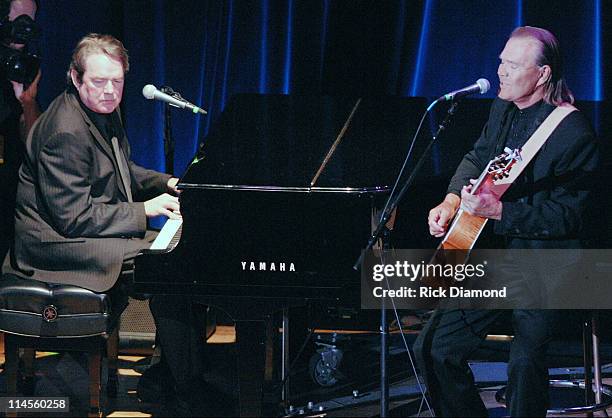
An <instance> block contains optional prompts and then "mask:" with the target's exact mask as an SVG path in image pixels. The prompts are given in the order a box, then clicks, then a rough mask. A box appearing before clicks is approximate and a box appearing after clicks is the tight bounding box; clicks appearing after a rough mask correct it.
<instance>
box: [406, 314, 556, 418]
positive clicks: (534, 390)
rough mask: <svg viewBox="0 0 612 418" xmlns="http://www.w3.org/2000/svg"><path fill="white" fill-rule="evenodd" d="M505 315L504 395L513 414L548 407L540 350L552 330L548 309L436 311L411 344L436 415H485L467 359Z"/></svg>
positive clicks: (545, 372)
mask: <svg viewBox="0 0 612 418" xmlns="http://www.w3.org/2000/svg"><path fill="white" fill-rule="evenodd" d="M504 315H509V316H511V318H510V319H511V321H512V326H513V329H514V340H513V342H512V347H511V349H510V358H509V362H508V386H507V389H506V400H507V403H508V407H509V411H510V415H511V416H513V417H544V416H545V415H546V409H547V407H548V403H549V399H548V367H547V364H546V349H547V346H548V343H549V341H550V340H551V338H552V335H553V328H554V326H553V325H554V316H555V311H552V310H546V309H543V310H527V309H515V310H461V309H451V310H441V309H440V310H437V311H435V313H434V314H433V316H432V317H431V319H430V320H429V322H428V323H427V324H426V325H425V327H424V328H423V330H422V331H421V333H420V334H419V337H418V338H417V340H416V342H415V344H414V352H415V357H416V361H417V366H418V367H419V370H420V373H421V376H422V377H423V378H424V380H425V384H426V386H427V392H428V394H429V397H430V399H431V401H432V406H433V408H434V412H435V415H436V416H444V417H468V416H475V417H486V416H487V415H488V414H487V409H486V408H485V406H484V404H483V402H482V400H481V398H480V395H479V394H478V390H477V389H476V386H475V385H474V376H473V375H472V372H471V370H470V368H469V366H468V363H467V361H468V359H471V358H472V357H471V356H472V354H473V353H474V352H475V351H476V349H477V348H478V347H479V345H480V344H481V343H482V342H483V340H484V339H485V337H486V336H487V334H488V332H489V331H490V330H491V329H492V326H493V325H494V324H495V323H496V322H498V321H499V320H500V319H502V316H504Z"/></svg>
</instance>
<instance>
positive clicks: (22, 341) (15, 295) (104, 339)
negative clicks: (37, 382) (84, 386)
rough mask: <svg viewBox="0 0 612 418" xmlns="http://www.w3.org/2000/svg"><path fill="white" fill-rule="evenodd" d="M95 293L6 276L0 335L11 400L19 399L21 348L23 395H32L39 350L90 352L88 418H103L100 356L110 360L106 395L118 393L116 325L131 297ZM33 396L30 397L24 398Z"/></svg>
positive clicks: (0, 296)
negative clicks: (97, 417) (1, 335)
mask: <svg viewBox="0 0 612 418" xmlns="http://www.w3.org/2000/svg"><path fill="white" fill-rule="evenodd" d="M113 298H114V299H115V300H111V299H113ZM123 299H124V298H123V297H121V295H119V294H110V292H109V293H95V292H93V291H91V290H87V289H83V288H81V287H77V286H71V285H62V284H52V283H45V282H41V281H38V280H30V279H22V278H20V277H17V276H14V275H10V274H4V275H3V276H2V279H1V281H0V331H3V332H4V333H5V335H4V350H5V356H6V357H5V358H6V360H5V370H6V376H7V378H6V382H7V395H8V396H15V395H16V394H17V380H18V379H17V376H18V373H19V361H20V359H19V349H24V356H23V358H22V361H23V363H24V365H25V366H26V367H25V368H26V369H29V370H25V371H24V372H23V376H24V380H23V381H24V382H25V383H26V384H25V385H23V388H25V389H23V390H22V391H23V392H33V389H34V385H33V383H34V380H33V376H34V375H33V372H32V367H31V366H32V364H33V362H34V355H35V353H36V351H77V352H86V353H88V363H89V408H90V409H89V415H90V416H101V411H102V409H101V407H100V390H101V366H102V355H103V354H104V352H106V355H107V357H108V381H107V385H106V391H107V395H108V396H109V397H115V396H116V394H117V357H118V341H119V338H118V327H117V325H118V320H119V317H120V315H121V312H122V311H123V309H125V306H126V305H127V296H126V297H125V300H123ZM24 395H32V393H24Z"/></svg>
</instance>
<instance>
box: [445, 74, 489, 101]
mask: <svg viewBox="0 0 612 418" xmlns="http://www.w3.org/2000/svg"><path fill="white" fill-rule="evenodd" d="M490 88H491V83H489V80H487V79H486V78H479V79H478V80H477V81H476V82H475V83H474V84H472V85H471V86H467V87H464V88H462V89H459V90H455V91H451V92H450V93H447V94H445V95H444V96H440V97H439V98H438V100H437V101H444V100H447V101H448V100H456V99H460V98H462V97H464V96H469V95H470V94H474V93H480V94H485V93H486V92H488V91H489V89H490Z"/></svg>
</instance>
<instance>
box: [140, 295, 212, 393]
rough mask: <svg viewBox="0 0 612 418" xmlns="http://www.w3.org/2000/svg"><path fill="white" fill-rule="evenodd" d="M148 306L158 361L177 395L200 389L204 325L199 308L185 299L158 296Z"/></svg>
mask: <svg viewBox="0 0 612 418" xmlns="http://www.w3.org/2000/svg"><path fill="white" fill-rule="evenodd" d="M149 307H150V309H151V313H152V314H153V318H154V319H155V326H156V327H157V339H158V341H159V344H160V345H161V348H162V359H163V360H162V361H165V363H166V365H167V366H168V369H169V371H170V373H171V374H172V378H173V380H174V383H175V385H176V390H177V393H178V394H180V393H185V392H187V393H191V392H194V391H197V390H198V389H201V388H200V387H199V386H201V385H202V374H203V371H204V365H203V362H204V330H203V327H204V326H205V325H204V323H203V321H204V320H205V319H204V318H203V316H202V315H201V312H202V311H203V308H202V306H201V305H198V304H195V303H193V301H192V300H191V298H190V297H189V296H184V295H161V296H153V297H152V298H151V300H150V302H149Z"/></svg>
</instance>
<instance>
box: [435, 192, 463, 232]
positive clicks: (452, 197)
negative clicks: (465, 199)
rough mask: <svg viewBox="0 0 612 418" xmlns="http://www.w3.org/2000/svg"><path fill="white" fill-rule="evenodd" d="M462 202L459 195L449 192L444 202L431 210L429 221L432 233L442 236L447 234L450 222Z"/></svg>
mask: <svg viewBox="0 0 612 418" xmlns="http://www.w3.org/2000/svg"><path fill="white" fill-rule="evenodd" d="M460 202H461V201H460V199H459V196H457V195H456V194H453V193H449V194H447V195H446V197H445V198H444V201H443V202H442V203H440V204H439V205H438V206H436V207H435V208H433V209H432V210H430V211H429V217H428V218H427V223H428V225H429V233H430V234H431V235H433V236H434V237H438V238H440V237H442V236H444V234H446V228H447V227H448V222H449V221H450V220H451V219H452V218H453V216H455V212H457V209H458V208H459V204H460Z"/></svg>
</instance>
